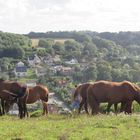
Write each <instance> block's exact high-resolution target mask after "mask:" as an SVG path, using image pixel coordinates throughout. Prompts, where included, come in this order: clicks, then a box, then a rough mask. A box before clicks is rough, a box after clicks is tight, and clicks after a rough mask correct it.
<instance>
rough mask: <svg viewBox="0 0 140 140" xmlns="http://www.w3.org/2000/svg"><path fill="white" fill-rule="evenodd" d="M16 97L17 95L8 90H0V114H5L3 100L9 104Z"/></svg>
mask: <svg viewBox="0 0 140 140" xmlns="http://www.w3.org/2000/svg"><path fill="white" fill-rule="evenodd" d="M16 98H17V95H16V94H14V93H11V92H9V91H8V90H2V91H1V93H0V99H1V107H2V112H1V110H0V112H1V115H3V114H5V102H7V103H8V104H9V105H10V104H11V103H12V102H13V101H15V100H16Z"/></svg>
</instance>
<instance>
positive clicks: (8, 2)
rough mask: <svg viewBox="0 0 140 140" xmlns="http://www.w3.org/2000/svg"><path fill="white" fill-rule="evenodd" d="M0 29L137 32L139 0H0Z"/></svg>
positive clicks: (26, 31)
mask: <svg viewBox="0 0 140 140" xmlns="http://www.w3.org/2000/svg"><path fill="white" fill-rule="evenodd" d="M0 30H1V31H3V32H12V33H20V34H26V33H29V32H31V31H34V32H47V31H74V30H75V31H84V30H91V31H97V32H106V31H108V32H119V31H140V1H139V0H0Z"/></svg>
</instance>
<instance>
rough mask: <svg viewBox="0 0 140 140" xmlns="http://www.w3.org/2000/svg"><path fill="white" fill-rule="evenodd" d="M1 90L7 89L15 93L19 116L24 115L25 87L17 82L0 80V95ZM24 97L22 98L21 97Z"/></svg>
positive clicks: (0, 93)
mask: <svg viewBox="0 0 140 140" xmlns="http://www.w3.org/2000/svg"><path fill="white" fill-rule="evenodd" d="M3 90H7V91H9V92H11V93H14V94H15V95H17V98H18V105H19V116H20V118H22V117H24V115H25V113H24V110H26V98H27V88H26V87H25V86H23V85H21V84H19V83H18V82H13V81H5V80H0V95H1V96H2V92H3ZM23 98H24V99H23Z"/></svg>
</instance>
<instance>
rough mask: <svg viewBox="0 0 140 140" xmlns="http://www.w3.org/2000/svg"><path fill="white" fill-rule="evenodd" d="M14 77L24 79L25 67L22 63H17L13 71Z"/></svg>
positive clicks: (25, 74)
mask: <svg viewBox="0 0 140 140" xmlns="http://www.w3.org/2000/svg"><path fill="white" fill-rule="evenodd" d="M14 73H15V76H17V77H25V76H27V67H26V66H25V65H24V63H23V62H21V61H20V62H18V63H17V64H16V66H15V69H14Z"/></svg>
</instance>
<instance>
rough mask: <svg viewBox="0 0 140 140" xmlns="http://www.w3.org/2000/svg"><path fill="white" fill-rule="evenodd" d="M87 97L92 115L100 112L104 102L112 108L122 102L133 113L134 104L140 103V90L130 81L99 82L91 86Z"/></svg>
mask: <svg viewBox="0 0 140 140" xmlns="http://www.w3.org/2000/svg"><path fill="white" fill-rule="evenodd" d="M87 97H88V103H89V105H90V107H91V109H92V114H97V113H98V112H99V105H100V103H102V102H108V103H109V105H110V106H111V105H112V104H117V103H120V102H121V103H123V104H124V105H125V109H126V110H127V111H128V112H130V113H131V105H132V102H133V101H134V100H136V101H137V102H138V103H140V89H139V88H138V87H137V88H136V85H135V84H132V83H131V82H129V81H123V82H109V81H98V82H95V83H94V84H93V85H90V86H89V88H88V93H87ZM109 108H110V107H109Z"/></svg>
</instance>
